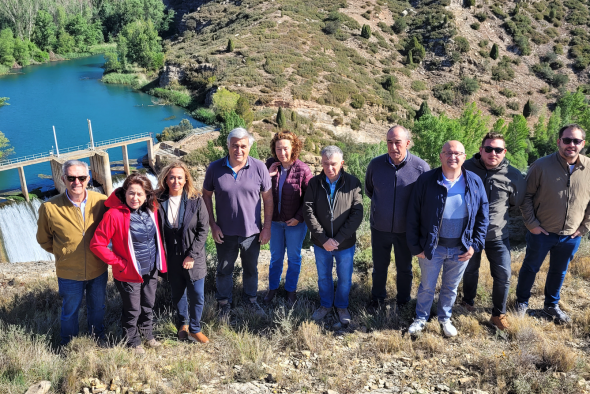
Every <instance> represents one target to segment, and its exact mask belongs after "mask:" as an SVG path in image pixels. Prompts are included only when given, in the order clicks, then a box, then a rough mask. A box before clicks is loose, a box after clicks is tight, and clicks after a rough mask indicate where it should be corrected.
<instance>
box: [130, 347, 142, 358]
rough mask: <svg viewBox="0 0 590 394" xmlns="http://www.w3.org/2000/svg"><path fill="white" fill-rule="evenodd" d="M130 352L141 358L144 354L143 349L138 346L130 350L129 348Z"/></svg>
mask: <svg viewBox="0 0 590 394" xmlns="http://www.w3.org/2000/svg"><path fill="white" fill-rule="evenodd" d="M130 349H131V351H132V352H133V353H134V354H135V355H136V356H141V355H144V354H145V349H144V348H143V346H141V345H138V346H134V347H132V348H130Z"/></svg>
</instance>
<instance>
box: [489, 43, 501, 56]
mask: <svg viewBox="0 0 590 394" xmlns="http://www.w3.org/2000/svg"><path fill="white" fill-rule="evenodd" d="M490 57H491V58H492V59H494V60H496V59H498V57H500V48H498V44H494V45H493V46H492V50H491V51H490Z"/></svg>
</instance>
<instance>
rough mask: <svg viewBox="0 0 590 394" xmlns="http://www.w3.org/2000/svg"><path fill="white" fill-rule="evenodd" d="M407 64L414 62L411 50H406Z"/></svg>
mask: <svg viewBox="0 0 590 394" xmlns="http://www.w3.org/2000/svg"><path fill="white" fill-rule="evenodd" d="M408 64H410V65H412V64H414V57H413V56H412V51H410V52H408Z"/></svg>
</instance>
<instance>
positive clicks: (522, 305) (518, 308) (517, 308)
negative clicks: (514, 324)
mask: <svg viewBox="0 0 590 394" xmlns="http://www.w3.org/2000/svg"><path fill="white" fill-rule="evenodd" d="M528 309H529V304H528V303H526V302H518V301H517V302H516V304H514V313H516V314H517V315H518V316H520V317H524V316H525V315H526V311H527V310H528Z"/></svg>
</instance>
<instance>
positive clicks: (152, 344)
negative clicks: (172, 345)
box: [145, 338, 162, 349]
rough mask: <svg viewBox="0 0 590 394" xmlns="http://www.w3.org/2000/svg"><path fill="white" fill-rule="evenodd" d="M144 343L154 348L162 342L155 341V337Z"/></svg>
mask: <svg viewBox="0 0 590 394" xmlns="http://www.w3.org/2000/svg"><path fill="white" fill-rule="evenodd" d="M145 345H146V346H147V347H149V348H152V349H156V348H159V347H160V346H162V343H161V342H158V341H156V339H155V338H152V339H150V340H149V341H146V342H145Z"/></svg>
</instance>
